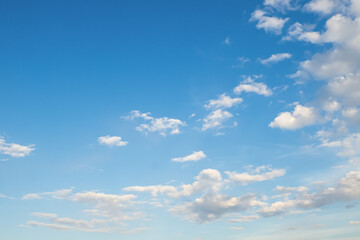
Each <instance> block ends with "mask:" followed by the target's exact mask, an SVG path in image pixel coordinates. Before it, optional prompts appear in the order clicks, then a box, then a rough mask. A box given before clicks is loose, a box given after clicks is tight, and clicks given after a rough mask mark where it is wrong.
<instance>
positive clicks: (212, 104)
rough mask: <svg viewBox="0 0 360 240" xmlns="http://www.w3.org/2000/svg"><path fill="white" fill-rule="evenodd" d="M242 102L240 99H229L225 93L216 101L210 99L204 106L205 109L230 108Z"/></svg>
mask: <svg viewBox="0 0 360 240" xmlns="http://www.w3.org/2000/svg"><path fill="white" fill-rule="evenodd" d="M242 102H243V99H242V98H231V97H229V96H227V95H226V94H225V93H223V94H221V95H220V96H219V98H218V99H211V100H210V101H208V103H207V104H206V105H205V108H207V109H219V108H231V107H233V106H236V105H238V104H240V103H242Z"/></svg>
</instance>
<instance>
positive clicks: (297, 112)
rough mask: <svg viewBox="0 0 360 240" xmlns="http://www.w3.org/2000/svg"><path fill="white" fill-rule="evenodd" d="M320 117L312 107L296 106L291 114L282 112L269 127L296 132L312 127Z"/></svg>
mask: <svg viewBox="0 0 360 240" xmlns="http://www.w3.org/2000/svg"><path fill="white" fill-rule="evenodd" d="M320 119H321V118H320V115H319V114H318V113H317V111H316V109H315V108H314V107H305V106H302V105H300V104H297V105H296V106H295V108H294V111H293V112H282V113H280V114H279V115H278V116H277V117H276V118H275V119H274V121H272V122H271V123H270V124H269V126H270V127H271V128H276V127H277V128H281V129H286V130H296V129H299V128H303V127H306V126H310V125H313V124H315V123H317V122H319V121H320Z"/></svg>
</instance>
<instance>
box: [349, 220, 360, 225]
mask: <svg viewBox="0 0 360 240" xmlns="http://www.w3.org/2000/svg"><path fill="white" fill-rule="evenodd" d="M349 224H354V225H355V224H360V221H350V222H349Z"/></svg>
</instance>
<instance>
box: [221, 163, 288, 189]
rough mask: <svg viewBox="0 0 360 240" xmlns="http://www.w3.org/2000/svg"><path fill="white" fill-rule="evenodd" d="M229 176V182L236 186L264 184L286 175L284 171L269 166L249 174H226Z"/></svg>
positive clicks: (261, 167) (228, 172)
mask: <svg viewBox="0 0 360 240" xmlns="http://www.w3.org/2000/svg"><path fill="white" fill-rule="evenodd" d="M225 173H226V174H227V175H228V176H229V180H230V181H232V182H235V183H236V184H241V185H247V184H249V183H253V182H263V181H266V180H270V179H273V178H276V177H281V176H284V175H285V170H284V169H271V168H270V167H269V166H260V167H258V168H256V169H255V170H254V171H252V172H250V173H248V172H244V173H236V172H230V171H226V172H225Z"/></svg>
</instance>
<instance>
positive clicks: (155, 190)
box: [123, 185, 177, 197]
mask: <svg viewBox="0 0 360 240" xmlns="http://www.w3.org/2000/svg"><path fill="white" fill-rule="evenodd" d="M123 190H124V191H128V192H150V193H151V195H152V196H153V197H156V196H157V195H158V194H159V193H169V196H173V195H174V194H177V189H176V188H175V187H173V186H163V185H154V186H130V187H126V188H124V189H123Z"/></svg>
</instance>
